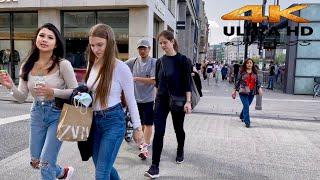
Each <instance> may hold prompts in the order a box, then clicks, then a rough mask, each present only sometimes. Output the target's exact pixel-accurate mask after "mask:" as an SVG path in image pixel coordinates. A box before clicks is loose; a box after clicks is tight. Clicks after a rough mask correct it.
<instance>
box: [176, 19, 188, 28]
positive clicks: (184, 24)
mask: <svg viewBox="0 0 320 180" xmlns="http://www.w3.org/2000/svg"><path fill="white" fill-rule="evenodd" d="M177 29H180V30H181V29H186V22H185V21H177Z"/></svg>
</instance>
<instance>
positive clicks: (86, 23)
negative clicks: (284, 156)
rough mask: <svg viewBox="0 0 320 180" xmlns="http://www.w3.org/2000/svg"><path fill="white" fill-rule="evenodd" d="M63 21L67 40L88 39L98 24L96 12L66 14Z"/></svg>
mask: <svg viewBox="0 0 320 180" xmlns="http://www.w3.org/2000/svg"><path fill="white" fill-rule="evenodd" d="M63 20H64V37H65V38H86V37H87V36H88V32H89V29H90V27H91V26H93V25H95V24H96V21H95V13H94V12H64V14H63Z"/></svg>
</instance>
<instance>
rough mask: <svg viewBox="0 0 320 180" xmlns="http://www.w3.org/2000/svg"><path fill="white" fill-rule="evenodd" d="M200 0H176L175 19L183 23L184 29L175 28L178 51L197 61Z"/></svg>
mask: <svg viewBox="0 0 320 180" xmlns="http://www.w3.org/2000/svg"><path fill="white" fill-rule="evenodd" d="M200 2H201V1H200V0H178V14H177V21H179V22H183V23H184V24H185V28H184V29H179V30H177V32H176V33H177V34H176V37H177V41H178V44H179V51H180V52H181V53H182V54H185V55H186V56H187V57H188V58H190V59H191V60H192V62H193V63H195V62H197V59H198V57H199V38H198V37H199V27H200V24H199V12H200Z"/></svg>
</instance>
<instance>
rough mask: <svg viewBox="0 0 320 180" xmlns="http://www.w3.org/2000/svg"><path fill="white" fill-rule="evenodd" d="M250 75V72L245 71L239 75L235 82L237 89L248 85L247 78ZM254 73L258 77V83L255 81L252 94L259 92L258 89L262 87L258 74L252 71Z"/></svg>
mask: <svg viewBox="0 0 320 180" xmlns="http://www.w3.org/2000/svg"><path fill="white" fill-rule="evenodd" d="M248 75H249V73H247V72H243V73H240V74H239V75H238V78H237V79H236V83H235V89H236V91H238V92H239V90H240V88H246V86H247V83H246V79H247V77H248ZM252 75H253V76H254V78H255V79H256V83H255V87H254V89H253V91H252V92H251V94H253V95H256V94H258V93H259V92H258V90H259V88H261V83H260V81H259V78H258V75H257V74H254V73H252Z"/></svg>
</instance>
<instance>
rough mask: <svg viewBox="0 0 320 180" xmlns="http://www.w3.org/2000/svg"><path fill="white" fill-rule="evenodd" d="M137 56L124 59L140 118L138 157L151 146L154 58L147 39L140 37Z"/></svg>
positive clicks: (146, 152) (143, 157) (144, 157)
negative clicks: (130, 73)
mask: <svg viewBox="0 0 320 180" xmlns="http://www.w3.org/2000/svg"><path fill="white" fill-rule="evenodd" d="M137 49H138V53H139V56H138V57H136V58H132V59H130V60H128V61H126V64H127V65H128V66H129V68H130V69H131V72H132V74H133V80H134V95H135V98H136V101H137V103H138V104H137V105H138V110H139V114H140V118H141V124H142V131H143V133H144V143H141V144H140V145H139V149H140V150H141V152H140V154H139V157H141V158H142V159H146V158H147V157H148V152H149V150H148V148H149V147H150V146H151V136H152V132H153V105H154V98H155V92H154V85H155V84H156V81H155V71H156V61H157V60H156V59H154V58H152V57H150V56H149V52H150V49H151V45H150V43H149V41H148V40H146V39H140V40H139V41H138V44H137Z"/></svg>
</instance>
